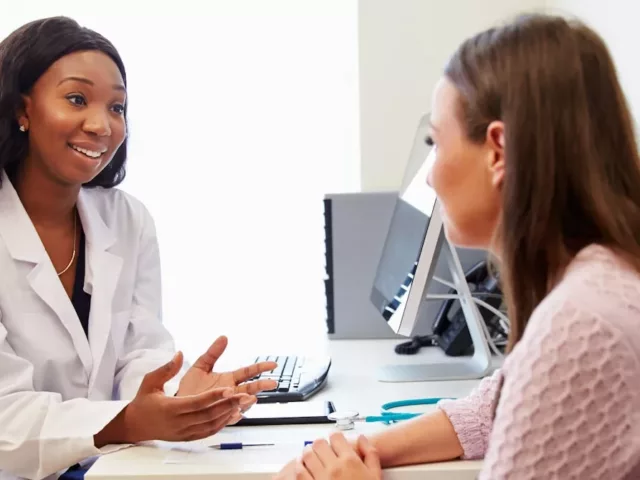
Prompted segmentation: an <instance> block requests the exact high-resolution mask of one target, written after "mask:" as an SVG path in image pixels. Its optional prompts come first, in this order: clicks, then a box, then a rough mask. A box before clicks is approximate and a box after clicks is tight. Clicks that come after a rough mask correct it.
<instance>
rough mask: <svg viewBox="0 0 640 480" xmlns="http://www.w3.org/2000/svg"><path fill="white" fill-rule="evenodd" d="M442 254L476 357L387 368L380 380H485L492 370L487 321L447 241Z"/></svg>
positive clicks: (380, 371) (381, 372)
mask: <svg viewBox="0 0 640 480" xmlns="http://www.w3.org/2000/svg"><path fill="white" fill-rule="evenodd" d="M441 252H442V255H445V259H446V262H447V265H448V267H449V271H450V273H451V278H452V279H453V284H454V285H455V286H456V290H457V291H458V295H459V296H460V305H461V308H462V311H463V313H464V316H465V320H466V322H467V326H468V327H469V333H470V334H471V341H472V342H473V356H471V357H445V358H447V361H445V362H439V363H430V364H410V365H385V366H383V367H382V368H381V369H380V370H379V371H378V380H379V381H381V382H427V381H434V380H440V381H441V380H469V379H478V378H482V377H485V376H487V375H488V374H489V373H490V372H491V370H492V359H491V352H490V350H489V344H488V343H487V340H486V338H485V336H484V332H483V329H482V323H481V322H483V321H484V320H483V318H482V315H481V314H480V312H479V310H478V306H477V305H476V303H475V302H474V301H473V298H472V296H471V291H470V290H469V285H468V284H467V281H466V279H465V275H464V271H463V270H462V265H461V264H460V259H459V258H458V254H457V253H456V251H455V249H454V248H453V247H452V246H451V245H450V244H449V241H448V240H447V239H445V240H444V241H443V242H442V250H441ZM442 355H443V356H444V352H442Z"/></svg>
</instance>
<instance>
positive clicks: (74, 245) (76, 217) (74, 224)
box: [58, 213, 78, 276]
mask: <svg viewBox="0 0 640 480" xmlns="http://www.w3.org/2000/svg"><path fill="white" fill-rule="evenodd" d="M77 227H78V214H77V213H75V215H74V216H73V254H72V255H71V260H69V264H68V265H67V266H66V267H65V269H64V270H62V271H61V272H58V276H60V275H62V274H63V273H64V272H66V271H67V270H69V269H70V268H71V265H73V261H74V260H75V259H76V233H77Z"/></svg>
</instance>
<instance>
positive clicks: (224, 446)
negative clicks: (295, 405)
mask: <svg viewBox="0 0 640 480" xmlns="http://www.w3.org/2000/svg"><path fill="white" fill-rule="evenodd" d="M312 443H313V442H312V441H305V442H304V446H305V447H306V446H307V445H311V444H312ZM273 446H275V443H242V442H229V443H218V444H216V445H209V448H215V449H216V450H242V449H243V448H244V447H273Z"/></svg>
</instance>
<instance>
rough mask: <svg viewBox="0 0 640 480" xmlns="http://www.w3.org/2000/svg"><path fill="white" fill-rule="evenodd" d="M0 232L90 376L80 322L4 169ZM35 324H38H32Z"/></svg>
mask: <svg viewBox="0 0 640 480" xmlns="http://www.w3.org/2000/svg"><path fill="white" fill-rule="evenodd" d="M0 235H2V238H3V240H4V242H5V245H6V247H7V249H8V250H9V253H10V254H11V256H12V257H13V259H14V260H15V261H18V262H25V263H27V264H31V265H32V269H31V271H30V272H29V273H28V275H27V281H28V282H29V285H30V286H31V288H32V289H33V291H34V292H35V293H36V294H37V295H38V296H39V297H40V298H41V299H42V300H43V301H44V303H46V304H47V306H48V307H49V308H51V310H53V312H54V313H55V314H56V316H57V317H58V318H59V319H60V321H61V322H62V324H63V325H64V327H65V329H66V330H67V332H68V333H69V335H70V336H71V339H72V341H73V345H74V347H75V349H76V352H77V353H78V356H79V357H80V360H81V361H82V364H83V366H84V369H85V372H86V374H87V376H89V374H90V372H91V370H92V366H93V362H92V358H91V350H90V348H89V343H88V341H87V337H86V335H85V333H84V330H83V329H82V324H81V323H80V320H79V319H78V315H77V314H76V311H75V309H74V308H73V304H72V303H71V301H70V300H69V296H68V295H67V292H65V290H64V287H63V286H62V282H60V279H59V278H58V275H57V273H56V271H55V268H54V266H53V264H52V263H51V259H50V258H49V256H48V254H47V251H46V250H45V248H44V245H43V244H42V241H41V240H40V237H39V236H38V232H37V231H36V229H35V227H34V226H33V223H32V222H31V219H30V218H29V215H28V214H27V212H26V210H25V209H24V207H23V205H22V202H20V198H19V197H18V194H17V192H16V191H15V189H14V188H13V185H12V184H11V182H10V181H9V179H8V177H7V175H6V173H5V172H4V171H2V188H0ZM34 328H36V329H37V328H38V326H37V325H34ZM34 333H35V332H34Z"/></svg>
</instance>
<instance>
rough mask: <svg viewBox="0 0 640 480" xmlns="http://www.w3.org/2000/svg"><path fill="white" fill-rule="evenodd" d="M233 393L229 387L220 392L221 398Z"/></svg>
mask: <svg viewBox="0 0 640 480" xmlns="http://www.w3.org/2000/svg"><path fill="white" fill-rule="evenodd" d="M232 395H233V390H231V389H229V388H228V389H226V390H225V391H224V392H222V397H223V398H229V397H230V396H232Z"/></svg>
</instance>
